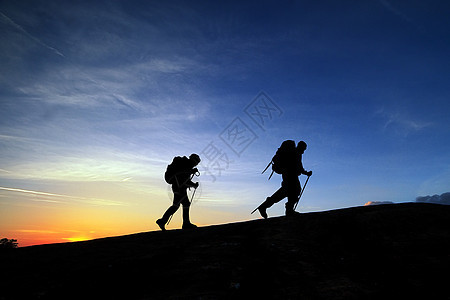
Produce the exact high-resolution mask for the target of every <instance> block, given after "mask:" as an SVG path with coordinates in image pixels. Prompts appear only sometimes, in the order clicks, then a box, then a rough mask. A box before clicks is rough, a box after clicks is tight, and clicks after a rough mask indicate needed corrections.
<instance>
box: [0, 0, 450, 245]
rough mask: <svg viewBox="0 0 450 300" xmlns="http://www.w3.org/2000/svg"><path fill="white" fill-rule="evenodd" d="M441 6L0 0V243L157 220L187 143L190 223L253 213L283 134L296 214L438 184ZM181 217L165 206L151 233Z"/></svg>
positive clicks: (443, 60) (447, 128)
mask: <svg viewBox="0 0 450 300" xmlns="http://www.w3.org/2000/svg"><path fill="white" fill-rule="evenodd" d="M449 13H450V4H449V3H448V2H447V1H394V0H391V1H388V0H379V1H376V0H373V1H281V2H280V1H143V0H142V1H136V0H126V1H118V0H108V1H106V0H105V1H87V0H80V1H65V0H58V1H39V0H33V1H31V0H30V1H28V0H21V1H0V34H1V37H2V42H1V43H0V236H1V237H6V238H14V239H17V240H18V242H19V246H28V245H35V244H43V243H55V242H67V241H79V240H85V239H92V238H98V237H106V236H115V235H122V234H130V233H135V232H143V231H153V230H157V229H158V227H157V225H156V224H155V220H156V219H157V218H159V217H161V215H162V214H163V213H164V211H165V210H166V209H167V208H168V207H169V206H170V205H171V202H172V194H171V190H170V186H169V185H168V184H167V183H166V182H165V181H164V171H165V169H166V167H167V165H168V164H169V163H170V162H171V161H172V159H173V157H174V156H189V155H190V154H191V153H198V154H199V155H200V157H201V158H202V162H201V165H200V166H199V170H200V173H201V175H200V176H199V177H198V178H194V181H198V182H200V187H199V188H198V189H197V191H196V193H195V195H194V199H193V204H192V206H191V220H192V222H193V223H195V224H197V225H199V226H208V225H214V224H222V223H230V222H239V221H246V220H252V219H257V218H259V217H260V216H258V215H256V214H253V215H250V212H251V211H252V210H253V209H254V208H255V207H257V206H258V205H259V204H260V203H261V202H262V201H264V200H265V198H266V197H267V196H270V195H271V194H272V193H273V192H274V191H275V190H276V189H277V188H278V187H279V186H280V182H281V178H280V175H277V174H274V176H273V177H272V178H271V179H270V180H267V179H268V176H269V174H270V173H269V172H266V173H264V174H261V171H262V170H263V169H264V168H265V167H266V165H267V163H268V162H269V161H270V160H271V158H272V156H273V155H274V153H275V151H276V149H277V148H278V147H279V145H280V144H281V142H282V141H283V140H285V139H292V140H295V141H296V142H298V141H300V140H304V141H305V142H306V143H307V144H308V148H307V150H306V152H305V154H304V155H303V165H304V167H305V169H306V170H312V171H313V175H312V176H311V178H310V180H309V182H308V185H307V187H306V189H305V191H304V194H303V196H302V199H301V201H300V203H299V205H298V208H297V210H298V211H300V212H305V213H307V212H314V211H323V210H331V209H340V208H346V207H352V206H360V205H364V204H365V203H381V202H393V203H402V202H414V201H416V198H418V197H422V198H420V199H422V200H423V199H431V198H432V197H433V195H441V194H445V193H447V192H449V191H450V186H449V182H450V155H449V153H450V119H449V118H448V116H449V115H450V101H449V98H450V84H449V82H450V57H449V53H450V22H449V19H448V15H449ZM305 179H306V177H305V176H301V177H300V181H301V183H302V184H304V182H305ZM192 193H193V191H189V195H190V196H191V195H192ZM445 195H448V194H445ZM423 197H425V198H423ZM426 197H428V198H426ZM442 198H444V197H442ZM433 199H437V198H433ZM422 202H423V201H422ZM283 203H284V201H283V202H282V203H278V204H276V205H274V206H273V207H272V208H270V209H269V210H268V214H269V216H280V215H283V214H284V204H283ZM180 226H181V212H180V211H179V212H177V214H176V215H175V216H174V218H173V219H172V221H171V223H170V224H169V225H168V226H167V228H169V229H175V228H180Z"/></svg>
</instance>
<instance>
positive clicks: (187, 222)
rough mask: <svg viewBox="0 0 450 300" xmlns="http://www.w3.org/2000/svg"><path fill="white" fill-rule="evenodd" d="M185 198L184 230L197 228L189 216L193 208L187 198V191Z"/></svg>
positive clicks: (183, 200)
mask: <svg viewBox="0 0 450 300" xmlns="http://www.w3.org/2000/svg"><path fill="white" fill-rule="evenodd" d="M185 194H186V195H185V197H184V198H183V199H182V200H181V204H182V205H183V227H182V228H183V229H188V228H196V227H197V226H196V225H194V224H192V223H191V220H190V216H189V210H190V208H191V202H190V201H189V198H188V196H187V193H186V191H185Z"/></svg>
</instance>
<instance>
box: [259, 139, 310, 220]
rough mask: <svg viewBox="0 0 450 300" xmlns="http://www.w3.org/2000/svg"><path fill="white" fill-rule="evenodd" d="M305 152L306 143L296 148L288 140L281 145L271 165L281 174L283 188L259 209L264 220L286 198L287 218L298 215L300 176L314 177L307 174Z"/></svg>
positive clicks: (301, 143) (301, 142)
mask: <svg viewBox="0 0 450 300" xmlns="http://www.w3.org/2000/svg"><path fill="white" fill-rule="evenodd" d="M305 150H306V143H305V142H304V141H300V142H298V144H297V147H296V146H295V142H294V141H292V140H287V141H284V142H283V143H282V144H281V146H280V148H278V150H277V152H276V154H275V156H274V157H273V158H272V161H271V163H270V164H272V170H273V172H276V173H278V174H281V176H282V179H283V181H282V182H281V187H280V188H279V189H278V190H277V191H276V192H275V193H274V194H273V195H272V196H270V197H267V199H266V201H264V202H263V203H262V204H261V205H260V206H259V207H258V208H257V209H258V211H259V213H260V214H261V216H262V217H263V218H264V219H267V212H266V210H267V209H268V208H269V207H271V206H272V205H273V204H275V203H277V202H280V201H281V200H283V199H284V198H285V197H287V199H288V200H287V202H286V205H285V207H286V216H291V215H294V214H295V213H296V212H295V209H294V206H295V205H296V203H297V202H298V200H299V195H300V192H301V186H300V180H299V179H298V176H300V175H301V174H305V175H307V176H308V177H309V176H311V175H312V171H309V172H307V171H305V169H304V168H303V164H302V154H303V153H304V152H305ZM270 164H269V165H270ZM266 169H267V168H266ZM273 172H272V173H273ZM271 176H272V175H271Z"/></svg>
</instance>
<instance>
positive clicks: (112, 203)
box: [0, 187, 127, 206]
mask: <svg viewBox="0 0 450 300" xmlns="http://www.w3.org/2000/svg"><path fill="white" fill-rule="evenodd" d="M0 190H2V191H7V192H13V193H24V194H31V195H36V196H48V197H50V198H56V199H59V200H55V199H33V201H38V202H49V203H67V202H68V201H69V200H72V201H73V200H75V201H78V202H83V203H86V204H91V205H99V206H117V205H119V206H122V205H127V204H126V203H124V202H120V201H113V200H105V199H98V198H86V197H76V196H70V195H62V194H55V193H47V192H41V191H33V190H25V189H18V188H9V187H0ZM60 200H62V201H60Z"/></svg>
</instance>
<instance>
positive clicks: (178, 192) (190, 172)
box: [156, 153, 200, 231]
mask: <svg viewBox="0 0 450 300" xmlns="http://www.w3.org/2000/svg"><path fill="white" fill-rule="evenodd" d="M199 163H200V157H199V156H198V155H197V154H195V153H193V154H191V155H190V156H189V158H187V157H186V156H183V157H180V156H177V157H175V158H174V159H173V161H172V163H171V164H170V165H168V166H167V170H166V173H165V174H164V179H165V180H166V182H167V183H169V184H171V185H172V191H173V204H172V206H170V207H169V208H168V209H167V210H166V212H165V213H164V215H163V216H162V218H161V219H158V220H156V224H158V226H159V228H161V230H163V231H164V230H166V228H165V226H166V224H167V223H168V221H169V219H170V217H171V216H172V215H173V214H174V213H175V212H176V211H177V210H178V208H179V207H180V204H181V205H183V227H182V228H183V229H188V228H196V227H197V226H196V225H194V224H192V223H191V221H190V219H189V208H190V206H191V202H190V201H189V198H188V195H187V189H188V188H191V187H193V188H195V189H196V188H197V187H198V182H192V177H193V176H194V174H196V175H197V176H198V175H199V174H200V173H199V172H198V169H197V168H196V166H197V165H198V164H199Z"/></svg>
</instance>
